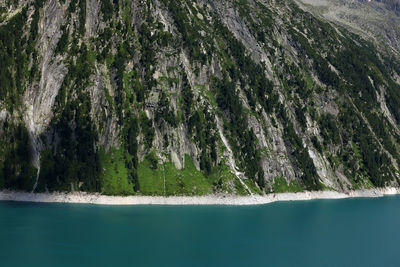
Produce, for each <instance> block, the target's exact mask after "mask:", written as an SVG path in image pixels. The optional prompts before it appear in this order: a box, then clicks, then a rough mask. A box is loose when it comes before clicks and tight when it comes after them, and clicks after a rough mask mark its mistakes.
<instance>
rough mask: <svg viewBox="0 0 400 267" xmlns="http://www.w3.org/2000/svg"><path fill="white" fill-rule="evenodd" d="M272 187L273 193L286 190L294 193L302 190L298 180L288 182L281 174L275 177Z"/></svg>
mask: <svg viewBox="0 0 400 267" xmlns="http://www.w3.org/2000/svg"><path fill="white" fill-rule="evenodd" d="M272 187H273V189H274V192H275V193H286V192H291V193H296V192H301V191H303V189H302V188H301V186H300V184H299V182H297V181H291V182H290V183H289V184H288V183H287V182H286V180H285V178H283V177H281V176H280V177H275V179H274V184H273V186H272Z"/></svg>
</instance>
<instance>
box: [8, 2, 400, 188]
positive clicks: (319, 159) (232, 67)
mask: <svg viewBox="0 0 400 267" xmlns="http://www.w3.org/2000/svg"><path fill="white" fill-rule="evenodd" d="M0 6H1V7H0V86H1V87H0V90H1V91H0V188H9V189H18V190H29V191H32V190H34V191H35V192H39V191H47V190H49V191H53V190H61V191H70V190H83V191H98V192H102V193H104V194H147V195H155V194H156V195H182V194H185V195H191V194H209V193H219V192H222V193H233V194H257V193H265V192H271V191H275V192H280V191H300V190H305V189H306V190H322V189H326V188H330V189H334V190H338V191H347V190H349V189H356V188H369V187H376V186H377V187H381V186H389V185H390V186H398V182H399V178H400V176H399V167H398V163H399V160H400V156H399V155H400V154H399V153H400V146H399V141H400V129H399V120H400V110H399V103H400V85H399V82H400V78H399V75H400V63H399V60H398V55H397V53H396V52H393V51H394V50H393V51H392V50H390V49H382V48H381V44H379V43H377V42H375V41H374V39H372V42H371V41H370V40H369V39H368V38H367V39H364V37H365V36H364V35H361V36H359V35H356V34H355V33H354V32H355V31H354V29H353V28H351V27H350V31H349V30H347V29H346V28H344V27H343V25H344V24H343V23H341V24H335V23H333V22H328V21H327V20H325V18H323V17H320V14H319V13H318V12H317V11H316V9H313V8H310V6H305V5H304V4H303V3H301V7H302V8H303V9H301V8H299V6H298V5H297V4H296V3H295V2H293V1H261V0H257V1H247V0H235V1H207V0H198V1H185V0H182V1H170V0H151V1H118V0H113V1H111V0H70V1H69V0H63V1H62V0H61V1H56V0H47V1H42V0H32V1H10V0H7V1H6V2H5V3H3V4H0ZM304 10H308V11H311V12H312V13H309V12H308V11H304ZM314 11H315V13H314ZM329 21H335V20H329ZM336 22H337V21H336ZM393 27H394V26H393ZM394 28H396V27H394ZM396 30H398V29H397V28H396ZM396 44H397V43H396ZM393 47H395V45H393Z"/></svg>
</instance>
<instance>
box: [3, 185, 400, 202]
mask: <svg viewBox="0 0 400 267" xmlns="http://www.w3.org/2000/svg"><path fill="white" fill-rule="evenodd" d="M395 194H400V189H398V188H394V187H389V188H379V189H366V190H355V191H350V192H348V193H340V192H335V191H306V192H299V193H276V194H274V193H273V194H267V195H264V196H259V195H253V196H233V195H208V196H170V197H163V196H105V195H101V194H89V193H82V192H79V193H78V192H74V193H61V192H56V193H34V194H33V193H26V192H15V191H0V201H21V202H45V203H86V204H97V205H232V206H242V205H262V204H268V203H272V202H277V201H299V200H312V199H343V198H358V197H383V196H386V195H395Z"/></svg>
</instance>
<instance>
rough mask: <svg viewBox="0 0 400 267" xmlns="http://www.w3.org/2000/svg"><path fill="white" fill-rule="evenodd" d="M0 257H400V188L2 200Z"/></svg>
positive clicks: (341, 262)
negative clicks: (153, 200)
mask: <svg viewBox="0 0 400 267" xmlns="http://www.w3.org/2000/svg"><path fill="white" fill-rule="evenodd" d="M0 266H400V197H399V196H393V197H384V198H377V199H344V200H313V201H302V202H279V203H273V204H268V205H261V206H248V207H227V206H96V205H86V204H84V205H82V204H38V203H19V202H0Z"/></svg>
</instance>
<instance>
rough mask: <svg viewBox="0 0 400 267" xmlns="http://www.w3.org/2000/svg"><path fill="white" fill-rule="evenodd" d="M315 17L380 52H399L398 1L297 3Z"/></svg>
mask: <svg viewBox="0 0 400 267" xmlns="http://www.w3.org/2000/svg"><path fill="white" fill-rule="evenodd" d="M296 1H297V3H298V4H299V5H300V6H301V7H302V8H304V9H305V10H307V11H309V12H311V13H313V14H314V15H315V16H318V17H320V18H321V17H322V18H323V19H326V20H328V21H331V22H334V23H335V24H339V25H341V26H343V27H345V28H347V29H349V30H351V31H352V32H354V33H356V34H359V35H361V36H362V37H363V38H365V39H367V40H369V41H372V42H374V43H375V44H376V45H378V46H379V48H380V49H383V50H385V49H391V50H392V51H391V52H392V53H395V54H399V51H400V27H399V26H398V25H400V1H399V0H358V1H354V0H296Z"/></svg>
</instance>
